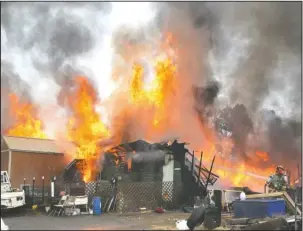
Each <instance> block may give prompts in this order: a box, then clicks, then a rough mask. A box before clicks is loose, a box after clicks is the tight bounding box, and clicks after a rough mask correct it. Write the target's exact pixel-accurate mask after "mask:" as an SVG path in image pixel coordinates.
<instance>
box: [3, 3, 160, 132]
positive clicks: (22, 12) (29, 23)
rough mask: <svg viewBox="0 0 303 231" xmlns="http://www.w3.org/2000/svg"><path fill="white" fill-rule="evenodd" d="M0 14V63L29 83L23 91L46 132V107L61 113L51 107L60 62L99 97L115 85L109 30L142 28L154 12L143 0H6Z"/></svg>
mask: <svg viewBox="0 0 303 231" xmlns="http://www.w3.org/2000/svg"><path fill="white" fill-rule="evenodd" d="M1 12H2V16H1V17H2V19H3V20H2V23H1V61H5V62H8V63H10V64H11V65H12V69H13V70H14V73H15V74H16V78H20V81H21V80H22V81H25V82H26V83H27V84H28V85H29V86H31V89H29V93H30V95H31V98H32V100H33V101H34V102H35V103H36V104H38V105H40V112H41V116H42V119H43V120H44V121H45V123H46V124H45V125H46V127H47V128H49V129H47V130H48V131H51V130H53V127H54V126H53V125H54V124H53V123H54V121H52V120H51V118H50V114H49V107H50V105H51V107H52V109H53V110H54V112H53V113H54V114H56V113H57V116H62V115H64V110H63V109H62V108H60V107H59V106H58V105H57V95H58V92H59V90H60V89H61V80H60V76H59V73H60V70H62V69H64V67H65V66H71V67H73V68H76V69H77V70H81V72H83V73H85V75H86V76H87V77H89V78H91V79H92V80H93V81H94V82H95V83H96V86H95V87H96V89H97V91H98V94H99V97H100V98H101V100H105V99H106V98H108V97H109V96H110V95H111V94H112V92H113V91H114V90H115V89H117V88H119V82H117V81H114V80H113V78H112V74H113V73H112V70H113V66H112V65H113V62H114V60H113V58H114V57H115V55H116V56H119V54H116V52H117V51H116V50H115V46H114V45H115V44H113V37H114V34H115V33H116V31H117V30H119V29H120V28H122V27H127V28H131V29H132V30H133V31H136V30H142V28H143V29H144V27H146V26H148V25H149V24H150V23H151V22H152V21H153V20H154V18H155V16H156V10H155V8H153V4H152V3H147V2H146V3H145V2H142V3H139V2H136V3H131V2H130V3H127V2H125V3H116V2H114V3H109V4H108V5H106V3H104V4H101V3H87V4H85V3H83V4H81V3H71V4H64V3H7V4H5V5H4V6H2V8H1ZM16 90H17V89H12V91H16ZM98 110H99V111H102V113H106V110H105V109H104V108H103V109H100V108H99V109H98ZM100 113H101V112H100ZM103 116H104V118H106V117H107V116H106V114H105V115H103ZM107 120H108V119H107ZM49 135H51V134H49Z"/></svg>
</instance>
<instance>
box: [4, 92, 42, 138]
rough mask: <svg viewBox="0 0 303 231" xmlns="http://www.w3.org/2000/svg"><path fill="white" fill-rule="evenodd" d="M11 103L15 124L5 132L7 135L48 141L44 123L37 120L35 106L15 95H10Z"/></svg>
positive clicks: (10, 110) (11, 112)
mask: <svg viewBox="0 0 303 231" xmlns="http://www.w3.org/2000/svg"><path fill="white" fill-rule="evenodd" d="M9 101H10V108H9V113H10V117H11V118H12V119H13V124H12V125H11V126H10V128H9V129H8V130H7V131H6V132H5V133H6V135H9V136H20V137H28V138H40V139H46V138H47V137H46V134H45V133H44V132H43V126H42V122H41V120H39V119H38V118H37V114H36V109H35V108H34V106H33V105H31V104H29V103H24V102H21V101H20V99H19V98H18V96H17V95H15V94H10V95H9Z"/></svg>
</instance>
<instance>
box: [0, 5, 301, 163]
mask: <svg viewBox="0 0 303 231" xmlns="http://www.w3.org/2000/svg"><path fill="white" fill-rule="evenodd" d="M117 4H118V3H117ZM133 6H134V5H132V7H133ZM153 6H154V8H155V9H156V11H157V12H156V13H155V14H156V15H157V17H156V18H155V19H154V20H153V22H150V23H146V24H145V26H144V27H142V28H141V29H138V28H136V29H134V28H132V27H131V26H129V25H126V26H124V27H122V26H117V25H116V24H117V23H116V21H115V20H112V19H111V20H110V15H112V14H113V11H112V10H113V4H112V3H99V2H94V3H71V2H69V3H58V2H56V3H53V2H49V3H2V4H1V66H2V69H3V70H4V72H1V83H2V81H3V82H4V83H6V85H5V86H8V88H9V89H10V91H18V92H20V94H25V95H27V97H28V98H31V99H32V100H34V101H38V102H39V103H40V104H43V103H44V102H46V101H47V102H49V103H54V104H57V103H59V104H60V105H64V97H61V95H60V94H59V92H64V91H65V89H66V90H68V89H70V88H72V81H71V80H72V77H73V76H74V75H75V74H85V75H86V76H89V77H90V78H91V80H92V81H94V83H96V84H95V87H96V88H97V89H99V93H103V94H104V95H108V92H107V90H108V89H112V88H113V87H112V82H111V81H110V80H109V78H106V77H105V76H109V73H110V71H109V70H108V69H109V68H113V69H115V71H117V72H119V71H120V72H121V73H127V72H128V71H129V69H125V65H123V62H126V61H127V62H130V63H131V60H135V59H137V58H138V57H140V56H141V55H142V51H143V53H144V51H146V50H148V49H147V48H146V47H145V44H146V43H151V44H154V43H157V41H155V40H157V39H159V38H160V37H161V36H160V35H162V34H165V33H167V32H171V33H172V34H173V35H174V37H175V38H176V40H177V47H178V49H179V52H180V54H181V55H180V57H178V58H179V61H178V62H179V63H178V68H179V69H178V71H179V75H178V78H179V79H178V80H179V81H180V83H181V84H182V89H179V90H180V92H181V99H182V100H178V101H177V102H179V103H180V104H184V105H185V106H184V105H182V107H181V106H180V108H182V109H185V108H186V106H187V105H189V106H193V107H194V108H195V109H193V111H195V113H197V111H198V113H199V114H200V116H199V118H200V119H202V120H205V117H209V116H211V117H215V116H217V115H218V114H219V115H220V114H224V112H223V109H224V108H227V109H226V110H230V111H232V112H230V113H227V114H228V115H229V116H230V115H232V116H231V117H228V116H223V115H222V117H228V118H226V120H228V121H237V120H238V118H242V119H243V120H245V123H246V124H247V126H246V125H245V126H241V125H239V124H236V125H239V127H238V128H235V127H237V126H236V125H230V127H232V128H231V129H232V130H233V132H234V134H235V135H234V136H235V137H234V140H235V142H236V143H239V149H240V150H245V149H246V148H248V147H249V146H250V145H251V144H250V143H254V145H255V143H257V144H258V145H260V146H262V147H265V148H266V150H268V151H270V152H272V153H274V155H275V157H277V156H279V158H280V157H281V158H282V157H283V156H284V155H286V154H285V152H287V149H290V151H289V152H287V153H290V152H291V153H293V154H291V155H293V157H294V158H295V160H298V159H299V153H301V151H300V147H301V132H298V130H300V129H299V127H300V126H301V124H300V119H301V108H302V101H301V91H302V84H301V27H302V26H301V3H299V2H256V3H248V2H237V3H234V2H224V3H223V2H220V3H218V2H195V3H194V2H190V3H187V2H183V3H179V2H174V3H172V2H171V3H153ZM127 7H130V6H125V7H124V8H123V7H122V11H120V13H119V12H118V13H116V16H114V17H117V18H118V16H121V15H119V14H122V13H123V12H124V11H126V8H127ZM147 12H148V11H147ZM136 13H140V10H137V11H136ZM146 14H147V13H145V15H142V16H141V17H142V18H144V17H146ZM131 16H132V15H128V16H126V17H125V18H122V19H121V21H127V20H128V18H131ZM120 18H121V17H120ZM118 24H119V23H118ZM120 24H121V23H120ZM113 28H114V29H113ZM109 31H110V33H109ZM109 37H110V38H109ZM128 44H130V45H131V46H132V47H133V49H131V50H127V49H126V48H125V45H128ZM134 49H135V50H134ZM102 52H104V53H106V54H112V56H111V55H108V56H105V57H103V56H102V55H100V53H102ZM101 56H102V57H101ZM92 57H93V58H92ZM6 66H7V67H6ZM120 66H121V67H120ZM128 66H129V67H130V68H131V66H130V65H128ZM5 76H6V77H5ZM5 79H6V80H5ZM118 79H119V78H118ZM7 82H16V83H14V84H8V83H7ZM22 83H24V85H25V87H21V86H17V85H18V84H20V85H21V84H22ZM16 84H17V85H16ZM27 86H29V87H27ZM193 89H194V91H193ZM109 92H110V91H109ZM1 94H2V88H1ZM1 99H2V101H1V102H2V104H1V105H4V104H5V101H3V97H1ZM192 101H194V103H192ZM237 105H238V106H237ZM189 106H188V108H187V109H188V110H180V111H182V113H183V114H182V119H184V120H186V121H189V122H188V123H187V125H186V126H185V128H182V125H180V126H181V127H180V129H179V130H180V132H179V133H184V131H185V130H186V131H188V130H189V129H188V127H192V129H191V131H188V133H190V134H195V132H196V130H197V129H198V128H197V127H198V126H196V124H195V123H194V122H191V121H190V120H189V119H187V118H188V117H187V116H188V114H190V113H189V112H188V111H190V110H191V108H189ZM197 109H198V110H197ZM2 111H4V110H2V109H1V114H2ZM183 111H184V112H183ZM205 111H207V113H205ZM270 111H274V113H268V112H270ZM180 113H181V112H180ZM201 114H204V115H201ZM2 118H4V117H2ZM2 121H3V119H2V120H1V124H2ZM260 121H261V122H260ZM279 121H280V122H279ZM191 123H192V124H191ZM250 123H251V124H252V126H250V125H249V124H250ZM228 124H234V123H231V122H228ZM126 127H127V129H126V130H131V129H132V128H129V126H126ZM250 127H252V129H250ZM248 128H249V129H248ZM195 129H196V130H195ZM124 132H125V131H124ZM128 132H130V131H128ZM133 133H134V132H133ZM175 133H178V131H176V132H174V136H178V135H180V134H175ZM185 133H186V132H185ZM251 134H254V135H251ZM256 134H257V135H256ZM286 134H287V135H286ZM242 135H243V137H242ZM193 136H195V137H196V140H194V138H193V140H188V142H196V143H199V142H201V138H200V137H199V136H196V135H193ZM251 136H254V138H251ZM256 136H259V137H264V140H266V142H265V141H259V140H258V141H256V140H257V139H256V138H255V137H256ZM286 136H287V137H286ZM241 137H242V138H241ZM137 138H140V137H137ZM282 141H283V142H282ZM277 143H279V145H276V144H277ZM279 158H278V157H277V158H275V159H277V160H278V159H279Z"/></svg>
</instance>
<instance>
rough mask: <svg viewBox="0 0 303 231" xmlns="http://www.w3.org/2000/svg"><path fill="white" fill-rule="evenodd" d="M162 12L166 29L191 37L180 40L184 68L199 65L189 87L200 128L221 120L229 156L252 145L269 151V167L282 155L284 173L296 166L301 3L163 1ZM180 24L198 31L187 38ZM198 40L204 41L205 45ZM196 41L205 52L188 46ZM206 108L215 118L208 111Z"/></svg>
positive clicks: (189, 34) (299, 99) (298, 130)
mask: <svg viewBox="0 0 303 231" xmlns="http://www.w3.org/2000/svg"><path fill="white" fill-rule="evenodd" d="M164 8H165V12H166V13H167V12H169V13H168V15H169V18H173V19H174V21H173V20H172V21H171V22H170V23H171V24H169V26H168V27H169V28H177V29H176V31H177V32H179V33H182V32H183V33H182V35H183V36H185V34H187V36H188V37H190V36H191V37H190V41H188V42H187V43H186V41H185V40H182V42H183V43H186V45H183V44H182V45H183V46H186V47H187V48H188V51H187V52H186V55H187V59H188V60H190V62H191V64H190V63H188V64H187V65H188V66H191V65H194V66H199V67H203V68H200V69H199V71H197V73H193V74H194V75H199V76H198V77H197V78H196V79H193V81H191V83H192V84H194V85H195V86H196V87H195V88H194V92H193V93H194V96H195V99H196V103H195V108H197V109H198V110H197V112H198V114H199V118H200V120H201V121H203V123H204V122H205V116H206V117H207V116H210V115H211V116H212V117H215V116H218V117H219V118H220V119H222V118H224V119H223V120H224V121H225V124H226V126H227V127H228V128H229V129H230V130H231V131H232V139H233V141H234V143H235V152H236V153H241V155H242V157H243V158H244V159H245V160H248V159H247V158H248V157H247V155H246V152H247V151H248V149H249V147H250V145H252V144H251V143H253V146H254V147H255V148H259V149H260V150H266V151H268V152H269V153H270V155H271V157H272V158H271V159H272V161H273V162H274V163H277V164H279V163H284V162H285V161H283V159H284V158H287V159H289V161H288V167H290V168H291V166H294V164H295V163H296V162H297V163H298V162H299V160H300V156H301V139H302V138H301V110H302V101H301V92H302V84H301V83H302V82H301V81H302V79H301V28H302V24H301V23H302V22H301V3H295V2H292V3H286V2H283V3H282V2H275V3H272V2H270V3H269V2H267V3H265V2H264V3H240V2H238V3H231V2H226V3H215V2H213V3H210V2H205V3H168V4H167V5H166V6H165V7H164ZM181 16H183V17H181ZM184 16H185V17H184ZM178 18H179V19H178ZM187 19H188V20H189V21H191V22H192V27H195V28H196V30H199V31H200V34H199V33H198V32H197V33H196V36H192V33H188V32H189V29H188V28H189V27H190V25H189V26H187V27H186V28H182V25H184V21H186V20H187ZM180 25H181V26H180ZM182 29H183V30H182ZM203 38H208V40H207V42H206V43H205V41H203ZM198 40H201V41H200V44H204V47H205V48H206V49H204V50H202V49H199V47H198V46H195V47H191V44H196V42H197V41H198ZM203 51H204V53H203V54H201V52H203ZM198 57H199V58H198ZM200 57H202V58H200ZM197 58H198V60H199V62H200V63H197V62H196V61H195V59H197ZM196 68H197V67H196ZM197 69H198V68H197ZM188 72H189V73H191V71H190V70H189V71H188ZM209 80H215V81H217V85H216V84H215V85H214V81H209ZM215 83H216V82H215ZM201 84H202V86H201ZM197 86H200V87H197ZM210 103H211V105H212V106H211V107H212V112H213V111H216V112H215V113H210V114H209V113H208V112H209V110H208V109H207V107H209V104H210ZM202 114H203V115H202ZM269 115H270V116H269ZM215 120H216V121H217V119H215ZM260 121H262V122H260ZM261 124H262V125H261ZM252 137H254V138H252ZM256 137H263V138H264V139H265V140H266V141H264V140H263V141H261V140H259V139H258V138H256ZM291 159H293V161H292V160H291Z"/></svg>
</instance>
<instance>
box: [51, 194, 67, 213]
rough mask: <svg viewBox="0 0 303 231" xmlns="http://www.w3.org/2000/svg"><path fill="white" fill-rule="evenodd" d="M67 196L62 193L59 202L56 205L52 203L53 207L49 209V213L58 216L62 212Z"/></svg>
mask: <svg viewBox="0 0 303 231" xmlns="http://www.w3.org/2000/svg"><path fill="white" fill-rule="evenodd" d="M67 198H68V197H67V196H66V195H64V196H62V197H61V199H60V201H59V203H58V204H57V205H54V208H53V209H52V210H51V211H50V213H49V215H56V214H57V216H60V214H61V215H62V214H63V212H64V204H65V202H66V200H67Z"/></svg>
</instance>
